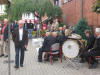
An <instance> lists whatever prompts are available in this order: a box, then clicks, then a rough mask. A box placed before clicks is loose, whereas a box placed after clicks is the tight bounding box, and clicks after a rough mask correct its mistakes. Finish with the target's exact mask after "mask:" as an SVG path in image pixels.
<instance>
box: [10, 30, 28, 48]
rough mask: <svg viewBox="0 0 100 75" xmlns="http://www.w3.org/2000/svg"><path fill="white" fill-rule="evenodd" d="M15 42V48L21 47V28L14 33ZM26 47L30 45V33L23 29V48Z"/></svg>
mask: <svg viewBox="0 0 100 75" xmlns="http://www.w3.org/2000/svg"><path fill="white" fill-rule="evenodd" d="M12 35H13V41H14V43H15V47H19V45H20V42H19V28H16V29H15V30H14V32H13V34H12ZM24 45H28V32H27V30H25V29H23V38H22V41H21V46H22V47H24Z"/></svg>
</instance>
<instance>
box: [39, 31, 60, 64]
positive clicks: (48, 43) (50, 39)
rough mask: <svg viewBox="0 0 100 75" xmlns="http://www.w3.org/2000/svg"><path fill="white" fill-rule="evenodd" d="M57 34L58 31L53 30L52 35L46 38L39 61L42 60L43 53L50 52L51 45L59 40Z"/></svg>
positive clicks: (40, 50)
mask: <svg viewBox="0 0 100 75" xmlns="http://www.w3.org/2000/svg"><path fill="white" fill-rule="evenodd" d="M56 36H57V33H56V32H52V35H49V36H46V37H45V38H44V42H43V46H42V47H41V48H40V49H39V55H38V61H39V62H42V54H43V52H49V51H50V47H51V46H52V45H53V44H55V43H57V42H58V41H57V38H56ZM47 59H48V58H47Z"/></svg>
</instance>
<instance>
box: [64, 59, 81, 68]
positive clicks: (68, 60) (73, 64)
mask: <svg viewBox="0 0 100 75" xmlns="http://www.w3.org/2000/svg"><path fill="white" fill-rule="evenodd" d="M65 60H66V62H67V63H70V64H71V66H73V67H74V68H75V69H76V70H79V66H77V65H76V64H75V63H74V62H73V61H72V58H66V59H65ZM73 60H75V58H74V59H73Z"/></svg>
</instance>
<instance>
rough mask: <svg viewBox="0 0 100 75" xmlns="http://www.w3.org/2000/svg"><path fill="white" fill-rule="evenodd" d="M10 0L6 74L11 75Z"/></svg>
mask: <svg viewBox="0 0 100 75" xmlns="http://www.w3.org/2000/svg"><path fill="white" fill-rule="evenodd" d="M10 5H11V3H10V0H8V20H9V23H8V75H11V64H10V60H11V59H10V16H11V15H10Z"/></svg>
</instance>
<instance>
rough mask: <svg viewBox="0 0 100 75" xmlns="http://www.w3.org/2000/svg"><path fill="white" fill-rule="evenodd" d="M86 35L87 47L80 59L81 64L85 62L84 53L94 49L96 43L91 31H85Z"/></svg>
mask: <svg viewBox="0 0 100 75" xmlns="http://www.w3.org/2000/svg"><path fill="white" fill-rule="evenodd" d="M85 35H86V37H87V45H86V47H85V49H83V51H82V52H81V54H80V57H81V60H80V63H83V62H84V56H83V55H84V52H87V51H88V50H89V49H92V48H93V46H94V42H95V36H94V35H93V34H92V33H91V31H90V30H85Z"/></svg>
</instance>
